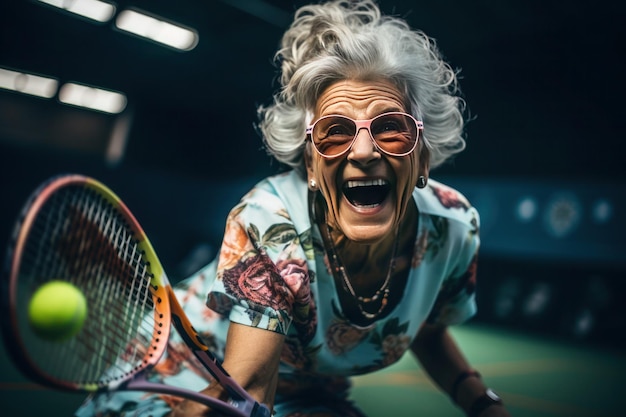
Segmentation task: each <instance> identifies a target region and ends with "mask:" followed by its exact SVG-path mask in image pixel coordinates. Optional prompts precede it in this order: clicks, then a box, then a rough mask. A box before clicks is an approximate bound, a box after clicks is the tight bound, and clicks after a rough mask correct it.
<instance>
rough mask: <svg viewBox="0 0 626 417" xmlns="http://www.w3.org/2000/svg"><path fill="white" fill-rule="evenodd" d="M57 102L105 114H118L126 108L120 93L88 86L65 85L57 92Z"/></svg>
mask: <svg viewBox="0 0 626 417" xmlns="http://www.w3.org/2000/svg"><path fill="white" fill-rule="evenodd" d="M59 101H60V102H61V103H65V104H70V105H73V106H79V107H85V108H88V109H92V110H99V111H103V112H105V113H120V112H121V111H122V110H124V108H125V107H126V101H127V100H126V96H125V95H124V94H122V93H117V92H114V91H109V90H103V89H101V88H96V87H90V86H88V85H81V84H76V83H66V84H63V86H62V87H61V90H60V91H59Z"/></svg>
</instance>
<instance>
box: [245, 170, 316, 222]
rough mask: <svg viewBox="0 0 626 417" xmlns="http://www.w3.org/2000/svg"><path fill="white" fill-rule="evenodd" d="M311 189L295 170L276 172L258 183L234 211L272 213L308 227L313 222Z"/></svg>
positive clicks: (255, 213) (257, 215)
mask: <svg viewBox="0 0 626 417" xmlns="http://www.w3.org/2000/svg"><path fill="white" fill-rule="evenodd" d="M307 190H308V188H307V186H306V182H305V181H304V179H302V178H301V177H300V176H299V175H298V174H297V173H296V172H294V171H288V172H285V173H281V174H277V175H273V176H270V177H266V178H264V179H263V180H261V181H259V182H258V183H257V184H256V185H254V186H253V187H252V188H251V189H250V191H248V192H247V193H246V194H245V195H244V196H243V197H242V198H241V200H240V202H239V204H238V205H237V206H236V207H235V208H234V210H233V211H234V212H236V213H237V214H239V215H240V214H243V213H244V212H245V213H247V214H248V215H251V216H253V217H255V218H257V217H259V216H260V215H262V214H260V213H266V214H269V213H272V214H274V215H278V216H279V217H282V218H283V220H291V221H293V222H294V223H298V224H299V223H303V224H302V225H301V226H303V227H306V226H307V225H309V223H310V222H309V221H308V208H307ZM309 227H310V226H309Z"/></svg>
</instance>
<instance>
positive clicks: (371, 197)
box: [343, 185, 389, 207]
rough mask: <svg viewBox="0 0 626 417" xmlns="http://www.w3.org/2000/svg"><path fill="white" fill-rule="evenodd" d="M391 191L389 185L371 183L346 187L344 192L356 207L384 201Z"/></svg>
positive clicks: (374, 204)
mask: <svg viewBox="0 0 626 417" xmlns="http://www.w3.org/2000/svg"><path fill="white" fill-rule="evenodd" d="M388 193H389V186H388V185H370V186H362V187H350V188H344V190H343V194H344V195H345V196H346V198H347V199H348V201H349V202H350V204H352V205H353V206H356V207H364V206H365V207H374V206H377V205H379V204H380V203H382V202H383V200H384V199H385V197H387V194H388Z"/></svg>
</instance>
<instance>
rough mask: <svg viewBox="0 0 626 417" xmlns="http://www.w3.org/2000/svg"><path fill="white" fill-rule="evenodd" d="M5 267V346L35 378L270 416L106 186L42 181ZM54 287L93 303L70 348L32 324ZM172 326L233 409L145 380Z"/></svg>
mask: <svg viewBox="0 0 626 417" xmlns="http://www.w3.org/2000/svg"><path fill="white" fill-rule="evenodd" d="M4 269H5V270H4V274H3V278H2V283H1V291H2V302H1V304H2V309H3V310H4V311H3V312H2V313H3V314H2V315H1V317H2V318H1V324H2V326H1V327H2V332H3V336H4V340H5V344H6V347H7V350H8V351H9V353H10V355H11V357H12V358H13V359H14V362H15V364H16V365H17V366H18V368H19V369H20V370H21V371H22V372H23V373H24V374H25V375H26V376H28V377H30V378H31V379H32V380H34V381H36V382H38V383H40V384H42V385H45V386H48V387H52V388H56V389H61V390H66V391H83V392H88V393H94V392H100V391H112V390H138V391H150V392H158V393H164V394H169V395H175V396H181V397H184V398H187V399H193V400H196V401H199V402H202V403H204V404H206V405H209V406H210V407H212V408H214V409H217V410H220V411H222V412H224V413H226V414H228V415H232V416H240V417H250V416H255V417H266V416H269V415H270V411H269V409H268V408H267V407H266V406H264V405H262V404H260V403H258V402H256V401H255V400H254V399H253V398H252V397H251V396H250V395H249V394H248V393H247V392H246V391H245V390H244V389H243V388H241V387H240V386H239V385H238V384H237V382H235V381H234V380H233V379H232V378H231V377H230V376H229V375H228V373H227V372H226V371H225V370H224V369H223V368H222V366H221V364H220V362H219V361H218V360H217V359H216V358H215V356H214V355H213V354H212V353H211V352H210V351H209V349H208V348H207V346H206V345H205V344H204V343H203V342H202V340H201V339H200V337H199V336H198V334H197V333H196V331H195V330H194V328H193V326H192V325H191V323H190V321H189V319H188V318H187V317H186V316H185V313H184V311H183V309H182V307H181V306H180V304H179V303H178V301H177V299H176V296H175V294H174V291H173V289H172V287H171V285H170V284H169V281H168V279H167V276H166V274H165V271H164V270H163V267H162V265H161V263H160V261H159V259H158V258H157V256H156V254H155V251H154V249H153V247H152V245H151V244H150V242H149V241H148V239H147V237H146V235H145V233H144V231H143V229H142V228H141V226H140V225H139V223H138V222H137V220H136V219H135V217H134V216H133V214H132V213H131V212H130V210H129V209H128V208H127V207H126V205H125V204H124V203H123V202H122V201H121V200H120V199H119V198H118V197H117V196H116V195H115V194H114V193H113V192H112V191H111V190H110V189H109V188H107V187H106V186H105V185H103V184H102V183H100V182H98V181H97V180H94V179H92V178H89V177H85V176H82V175H62V176H58V177H55V178H52V179H51V180H49V181H47V182H46V183H44V184H42V185H41V186H40V187H39V188H38V189H37V190H36V191H35V192H34V193H33V194H32V196H31V198H30V199H29V201H28V202H27V204H26V206H25V208H24V209H23V211H22V213H21V216H20V219H19V220H18V222H17V224H16V227H15V230H14V233H13V235H12V238H11V242H10V244H9V250H8V254H7V258H6V263H5V267H4ZM53 280H63V281H67V282H70V283H72V284H73V285H75V286H76V287H78V288H79V289H80V290H81V291H82V292H83V294H84V295H85V298H86V300H87V318H86V320H85V323H84V325H83V327H82V328H81V330H80V331H79V332H78V333H77V334H76V335H75V336H73V337H71V338H69V339H67V340H63V341H49V340H45V339H42V338H41V337H39V336H38V335H37V334H36V333H35V332H34V331H33V330H32V329H31V327H30V325H29V321H28V303H29V300H30V299H31V297H32V295H33V294H34V292H35V291H36V290H37V289H38V288H39V287H40V286H41V285H43V284H45V283H47V282H49V281H53ZM172 324H173V325H174V327H175V328H176V330H177V332H178V333H179V334H180V335H181V337H182V338H183V340H184V341H185V342H186V344H187V345H188V346H189V347H190V349H191V350H192V351H193V353H194V354H195V357H196V358H198V359H199V360H200V362H202V363H203V364H204V365H205V367H206V368H207V370H208V371H209V373H210V374H211V375H212V376H213V377H214V378H215V379H216V380H217V381H218V382H219V383H220V384H221V385H222V386H223V387H224V388H225V389H226V390H227V392H228V393H229V395H230V400H229V401H228V402H224V401H220V400H217V399H214V398H211V397H207V396H205V395H202V394H199V393H197V392H195V391H190V390H186V389H182V388H177V387H173V386H169V385H164V384H158V383H153V382H150V381H148V380H147V379H146V378H147V374H148V372H149V371H150V369H151V368H152V367H154V366H155V365H156V364H157V362H158V361H159V359H160V358H161V357H162V355H163V354H164V352H165V351H166V348H167V342H168V339H169V336H170V329H171V325H172Z"/></svg>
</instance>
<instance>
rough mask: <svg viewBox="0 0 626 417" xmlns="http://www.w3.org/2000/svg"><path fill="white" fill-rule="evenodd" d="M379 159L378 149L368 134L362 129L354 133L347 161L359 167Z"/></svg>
mask: <svg viewBox="0 0 626 417" xmlns="http://www.w3.org/2000/svg"><path fill="white" fill-rule="evenodd" d="M380 158H381V155H380V152H379V151H378V148H376V145H375V144H374V139H372V136H371V135H370V132H369V131H368V130H367V129H366V128H364V127H362V128H361V129H359V131H358V132H357V133H356V137H355V138H354V142H353V143H352V147H351V148H350V152H349V153H348V160H349V161H353V162H356V163H358V164H361V165H367V164H369V163H371V162H373V161H376V160H378V159H380Z"/></svg>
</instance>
